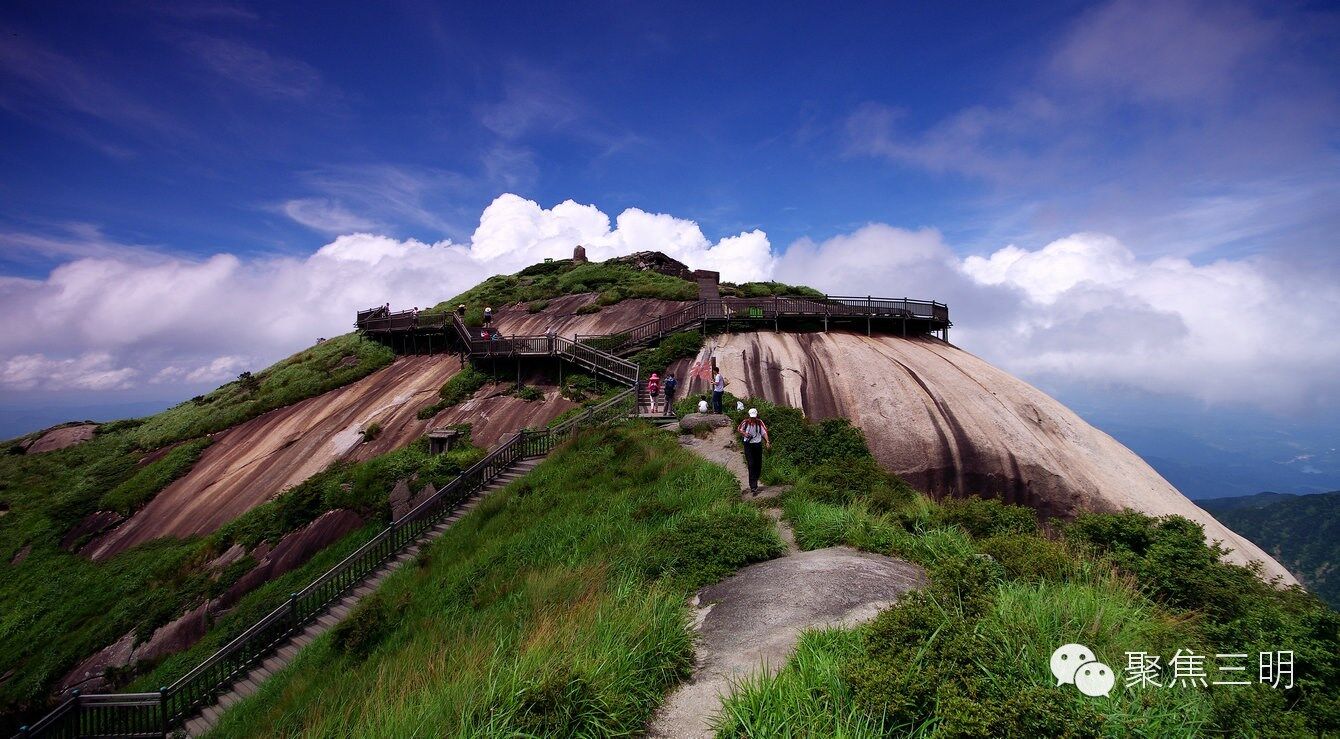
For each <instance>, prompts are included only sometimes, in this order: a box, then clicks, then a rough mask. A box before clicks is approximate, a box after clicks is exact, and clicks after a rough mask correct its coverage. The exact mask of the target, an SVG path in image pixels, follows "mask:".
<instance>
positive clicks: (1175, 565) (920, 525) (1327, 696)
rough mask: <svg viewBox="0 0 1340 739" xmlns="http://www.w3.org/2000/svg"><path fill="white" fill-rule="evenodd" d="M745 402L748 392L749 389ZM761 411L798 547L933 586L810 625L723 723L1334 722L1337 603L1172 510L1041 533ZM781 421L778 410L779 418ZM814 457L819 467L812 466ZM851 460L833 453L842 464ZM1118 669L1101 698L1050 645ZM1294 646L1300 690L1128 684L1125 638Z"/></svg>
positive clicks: (993, 506) (1284, 730)
mask: <svg viewBox="0 0 1340 739" xmlns="http://www.w3.org/2000/svg"><path fill="white" fill-rule="evenodd" d="M752 402H753V401H751V403H752ZM764 408H765V406H761V405H760V409H761V410H763V411H764V413H763V415H765V417H766V418H768V419H769V422H770V425H774V426H775V427H776V430H774V432H773V441H774V447H777V446H780V445H779V444H778V437H779V436H780V437H781V438H784V439H785V440H786V441H785V442H784V443H785V444H787V445H789V446H791V447H792V448H791V449H789V450H788V449H777V450H775V451H774V453H773V455H772V458H773V459H774V460H776V461H777V462H780V463H781V464H780V465H779V466H781V467H782V472H783V473H784V475H785V476H787V477H788V478H789V479H788V481H789V482H794V487H793V488H792V489H791V490H789V491H788V492H787V493H785V494H784V496H783V497H782V501H781V502H782V507H783V515H784V517H785V519H786V520H787V521H788V522H789V523H790V524H791V525H792V528H793V530H794V532H795V535H796V541H797V543H798V544H799V545H800V547H801V548H802V549H814V548H820V547H828V546H834V545H839V544H845V545H848V546H853V547H857V548H859V549H863V550H866V551H871V552H876V553H880V554H887V555H891V556H896V557H900V558H903V559H906V560H910V561H913V562H917V563H919V564H921V565H923V566H924V567H926V569H927V570H928V572H929V574H930V583H931V584H930V586H929V587H928V588H926V589H924V590H923V591H920V592H917V593H914V594H911V595H908V596H905V597H904V598H903V599H902V600H901V601H900V602H899V603H898V604H897V605H896V606H894V607H893V608H890V609H888V610H886V611H884V612H883V613H882V614H880V616H879V617H878V618H876V619H875V621H873V622H872V623H870V624H868V625H867V626H865V627H862V628H860V629H855V630H850V631H839V632H820V633H814V634H810V635H807V636H806V637H805V638H804V639H803V640H802V643H801V645H800V647H799V648H798V649H797V652H796V654H795V655H794V657H793V659H792V660H791V662H790V663H788V665H787V667H786V668H785V669H784V670H783V671H782V672H780V673H779V674H777V675H775V676H758V675H756V676H753V677H751V678H750V679H748V680H746V681H744V683H743V684H742V685H741V686H740V689H739V690H738V691H737V692H736V694H735V695H734V696H732V697H731V698H730V699H729V700H728V701H727V702H726V703H725V705H724V708H723V712H722V714H721V716H720V717H719V720H718V725H717V728H718V735H719V736H875V735H880V736H888V735H895V736H903V735H907V736H925V737H931V736H934V737H941V736H963V737H995V736H1112V737H1125V736H1158V737H1189V736H1203V735H1216V736H1243V737H1246V736H1315V735H1334V734H1336V733H1337V731H1340V710H1338V708H1340V614H1337V613H1336V612H1335V611H1333V610H1331V609H1330V608H1328V607H1327V606H1326V605H1325V604H1324V603H1322V602H1320V601H1319V600H1318V599H1316V598H1315V597H1314V596H1312V595H1309V594H1307V593H1304V592H1302V591H1300V590H1298V589H1282V590H1281V589H1275V588H1272V587H1271V586H1270V585H1268V584H1266V583H1265V582H1263V581H1262V580H1261V579H1260V578H1259V577H1258V573H1257V572H1256V571H1255V570H1253V569H1248V568H1243V567H1237V566H1234V565H1229V564H1225V563H1224V562H1223V561H1221V559H1220V555H1221V554H1222V550H1220V549H1219V548H1218V547H1217V546H1213V545H1212V546H1207V545H1206V544H1205V541H1204V537H1203V532H1202V531H1201V529H1200V527H1199V526H1197V525H1196V524H1194V523H1192V522H1190V521H1187V520H1186V519H1182V518H1179V517H1175V516H1170V517H1164V518H1150V517H1148V516H1144V515H1141V514H1138V513H1133V512H1126V513H1120V514H1086V515H1082V516H1081V517H1080V518H1079V519H1078V520H1076V521H1075V522H1074V523H1072V524H1070V525H1063V526H1054V527H1053V528H1054V529H1058V530H1059V532H1060V533H1059V534H1057V533H1053V534H1051V535H1046V534H1044V532H1043V531H1042V530H1041V528H1040V527H1039V524H1038V522H1037V520H1036V515H1035V513H1034V511H1033V510H1032V509H1029V508H1025V507H1020V506H1010V505H1004V504H1001V503H1000V502H998V501H994V500H983V499H979V498H969V499H963V500H960V499H950V500H944V501H938V502H937V501H933V500H931V499H929V498H927V497H925V496H923V495H921V494H919V493H917V492H915V491H912V490H911V489H910V488H907V487H906V486H905V485H904V484H903V483H902V482H901V481H900V480H897V479H896V478H893V477H892V476H887V475H886V474H885V473H883V472H882V471H880V470H878V469H877V468H873V467H872V466H871V465H870V464H869V457H868V452H867V451H864V449H863V446H864V444H863V441H862V442H861V443H860V444H859V446H860V447H862V448H859V449H858V448H857V447H858V444H857V441H859V440H858V439H855V438H853V437H852V436H851V434H850V433H849V432H848V431H846V430H845V429H843V428H841V427H840V426H834V427H830V428H827V429H825V428H823V426H822V424H815V423H810V422H807V421H805V420H804V419H803V418H799V417H798V416H796V415H793V414H790V413H787V412H786V410H785V409H776V408H774V407H766V410H764ZM773 419H777V422H776V423H774V422H773ZM816 460H817V461H816ZM835 460H840V461H835ZM1070 642H1080V643H1083V644H1085V645H1087V646H1089V647H1091V648H1093V649H1094V650H1096V654H1097V655H1098V656H1099V657H1100V658H1102V659H1103V660H1104V661H1105V662H1106V663H1107V664H1108V665H1109V666H1110V667H1112V668H1114V670H1115V671H1116V672H1117V674H1118V678H1119V679H1118V682H1117V685H1116V687H1115V689H1114V690H1113V691H1112V693H1111V694H1110V695H1109V696H1107V697H1102V698H1089V697H1086V696H1084V695H1082V694H1081V693H1079V692H1078V690H1076V689H1074V688H1069V687H1066V688H1064V689H1061V688H1058V687H1057V686H1056V684H1055V683H1056V680H1055V678H1054V677H1053V676H1052V675H1051V673H1050V670H1049V667H1048V662H1049V658H1050V655H1051V652H1052V651H1053V650H1054V649H1056V647H1058V646H1060V645H1062V644H1065V643H1070ZM1178 649H1189V650H1193V651H1195V652H1196V653H1198V654H1201V655H1210V656H1211V658H1210V659H1209V660H1207V666H1209V669H1210V671H1211V675H1212V676H1211V678H1210V679H1211V680H1213V679H1215V677H1214V673H1213V669H1214V668H1213V665H1214V662H1213V655H1215V654H1218V653H1242V652H1246V653H1249V654H1251V655H1252V666H1251V667H1249V670H1254V669H1255V667H1254V665H1255V661H1254V660H1255V653H1256V652H1257V651H1260V650H1281V649H1291V650H1293V651H1294V652H1295V653H1296V657H1295V659H1296V662H1297V663H1298V664H1304V663H1305V664H1306V665H1307V668H1306V671H1305V672H1306V674H1303V673H1304V671H1303V670H1300V671H1299V675H1298V676H1297V680H1296V682H1297V685H1296V687H1295V688H1293V689H1290V690H1283V689H1279V690H1274V689H1271V688H1269V687H1265V686H1260V685H1252V686H1209V687H1206V688H1198V687H1191V688H1187V687H1181V686H1179V687H1176V688H1148V687H1132V688H1127V687H1126V686H1125V682H1124V679H1122V678H1123V676H1122V673H1121V671H1122V670H1123V669H1124V667H1125V654H1126V652H1128V651H1131V652H1134V651H1144V652H1149V653H1151V654H1159V655H1161V656H1162V658H1163V666H1164V673H1163V675H1162V678H1163V679H1164V680H1165V681H1166V680H1167V679H1168V678H1169V677H1170V676H1171V672H1170V671H1169V668H1168V664H1167V663H1168V660H1170V659H1171V657H1172V655H1173V654H1174V653H1175V652H1176V651H1177V650H1178Z"/></svg>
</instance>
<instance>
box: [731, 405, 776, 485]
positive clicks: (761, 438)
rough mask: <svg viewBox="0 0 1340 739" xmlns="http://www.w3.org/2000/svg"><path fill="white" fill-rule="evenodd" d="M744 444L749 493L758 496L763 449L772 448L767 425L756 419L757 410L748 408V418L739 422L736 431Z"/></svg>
mask: <svg viewBox="0 0 1340 739" xmlns="http://www.w3.org/2000/svg"><path fill="white" fill-rule="evenodd" d="M736 431H737V432H739V434H740V438H741V440H742V441H743V442H744V462H745V464H746V465H747V466H748V467H749V492H750V493H753V494H755V495H757V494H758V478H759V475H761V474H763V447H764V446H766V447H767V448H769V449H771V448H772V440H771V439H769V438H768V425H767V424H765V423H763V419H761V418H759V417H758V409H757V408H750V409H749V417H748V418H746V419H744V420H743V421H740V426H739V427H738V428H737V429H736Z"/></svg>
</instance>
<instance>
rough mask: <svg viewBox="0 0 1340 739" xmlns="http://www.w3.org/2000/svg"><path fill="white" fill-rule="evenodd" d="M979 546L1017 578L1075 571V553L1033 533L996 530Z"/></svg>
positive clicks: (1056, 575) (1049, 577)
mask: <svg viewBox="0 0 1340 739" xmlns="http://www.w3.org/2000/svg"><path fill="white" fill-rule="evenodd" d="M978 546H979V547H980V548H981V550H982V552H983V553H985V554H989V555H991V556H992V557H994V558H995V560H996V561H997V562H999V563H1000V564H1001V566H1002V567H1004V568H1005V572H1006V573H1008V574H1009V576H1010V577H1012V578H1015V579H1018V580H1027V581H1036V580H1063V579H1065V578H1067V577H1069V576H1070V575H1071V574H1073V573H1074V572H1075V554H1074V553H1073V552H1071V551H1069V550H1068V549H1067V548H1066V546H1065V544H1063V543H1061V542H1059V541H1052V540H1050V539H1044V538H1042V537H1040V536H1037V535H1035V534H1020V533H1010V534H996V535H995V536H992V537H989V538H987V539H985V540H983V541H982V542H981V543H980V544H978Z"/></svg>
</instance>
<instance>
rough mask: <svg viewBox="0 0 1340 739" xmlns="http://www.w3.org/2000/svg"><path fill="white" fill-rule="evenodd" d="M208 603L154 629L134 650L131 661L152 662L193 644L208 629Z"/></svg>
mask: <svg viewBox="0 0 1340 739" xmlns="http://www.w3.org/2000/svg"><path fill="white" fill-rule="evenodd" d="M209 606H210V604H209V603H208V602H206V603H201V604H200V605H199V606H197V607H195V608H194V609H192V610H190V611H187V612H186V613H185V614H183V615H182V616H181V617H180V618H178V619H177V620H175V621H173V622H171V623H168V624H164V625H162V626H160V627H158V629H156V630H155V631H154V633H153V635H152V636H150V637H149V639H148V640H147V641H145V642H144V643H143V644H140V645H139V646H138V647H136V648H135V654H134V655H133V656H132V658H131V659H132V661H134V662H142V661H152V660H156V659H159V658H161V657H165V656H167V655H169V654H175V653H176V652H180V651H181V650H183V649H186V648H187V647H189V646H191V645H192V644H195V643H196V642H198V641H200V639H201V638H203V637H204V636H205V631H206V630H207V629H208V628H209V616H208V614H209Z"/></svg>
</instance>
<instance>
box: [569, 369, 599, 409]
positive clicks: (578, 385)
mask: <svg viewBox="0 0 1340 739" xmlns="http://www.w3.org/2000/svg"><path fill="white" fill-rule="evenodd" d="M600 387H601V384H600V382H599V381H598V380H596V378H594V377H592V376H591V375H582V374H567V375H564V376H563V384H562V385H561V386H559V393H560V394H561V395H562V396H563V397H565V398H567V399H568V400H571V401H572V402H574V403H580V402H582V401H584V400H586V399H587V398H589V397H591V396H592V395H596V394H598V393H599V392H600Z"/></svg>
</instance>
